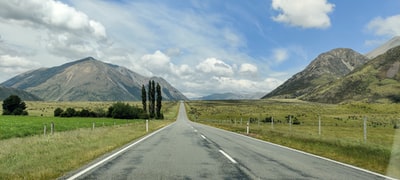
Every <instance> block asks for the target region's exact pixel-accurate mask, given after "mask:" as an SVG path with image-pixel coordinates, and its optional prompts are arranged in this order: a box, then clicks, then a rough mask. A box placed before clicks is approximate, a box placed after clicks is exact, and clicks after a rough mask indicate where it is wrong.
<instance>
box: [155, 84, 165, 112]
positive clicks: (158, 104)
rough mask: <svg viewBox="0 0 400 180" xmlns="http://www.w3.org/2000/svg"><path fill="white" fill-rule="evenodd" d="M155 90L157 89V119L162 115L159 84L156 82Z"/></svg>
mask: <svg viewBox="0 0 400 180" xmlns="http://www.w3.org/2000/svg"><path fill="white" fill-rule="evenodd" d="M156 91H157V106H156V117H157V119H164V117H163V115H162V114H161V106H162V94H161V86H160V84H158V83H157V86H156Z"/></svg>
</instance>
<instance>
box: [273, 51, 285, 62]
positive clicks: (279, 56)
mask: <svg viewBox="0 0 400 180" xmlns="http://www.w3.org/2000/svg"><path fill="white" fill-rule="evenodd" d="M272 54H273V60H274V61H275V62H277V63H281V62H283V61H286V60H287V59H288V58H289V52H288V50H287V49H284V48H277V49H274V50H272Z"/></svg>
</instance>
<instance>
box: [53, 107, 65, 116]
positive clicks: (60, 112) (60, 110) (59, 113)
mask: <svg viewBox="0 0 400 180" xmlns="http://www.w3.org/2000/svg"><path fill="white" fill-rule="evenodd" d="M63 112H64V110H63V109H61V108H56V109H55V110H54V117H60V116H61V114H62V113H63Z"/></svg>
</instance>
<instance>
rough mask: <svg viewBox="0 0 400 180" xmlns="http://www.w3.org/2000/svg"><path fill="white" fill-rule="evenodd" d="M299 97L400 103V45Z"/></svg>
mask: <svg viewBox="0 0 400 180" xmlns="http://www.w3.org/2000/svg"><path fill="white" fill-rule="evenodd" d="M300 99H303V100H308V101H317V102H324V103H339V102H344V101H348V100H353V101H365V102H388V101H392V102H400V46H398V47H395V48H392V49H390V50H388V51H387V52H386V53H384V54H382V55H379V56H378V57H376V58H374V59H372V60H370V61H369V62H368V63H366V64H365V65H364V66H362V67H361V68H358V69H355V70H354V71H353V72H352V73H350V74H348V75H347V76H345V77H343V78H341V79H339V80H337V81H335V82H332V83H330V84H326V85H324V86H321V87H319V88H318V89H315V90H314V91H313V92H312V93H308V94H306V95H304V96H302V97H300Z"/></svg>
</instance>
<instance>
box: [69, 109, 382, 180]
mask: <svg viewBox="0 0 400 180" xmlns="http://www.w3.org/2000/svg"><path fill="white" fill-rule="evenodd" d="M386 178H387V177H386ZM77 179H385V177H384V176H381V175H379V174H374V173H370V172H368V171H365V170H362V169H357V168H353V167H349V166H347V165H343V164H340V163H336V162H332V161H329V160H325V159H322V158H319V157H315V156H312V155H309V154H306V153H302V152H298V151H295V150H291V149H288V148H285V147H280V146H277V145H274V144H270V143H266V142H263V141H260V140H256V139H253V138H249V137H246V136H243V135H239V134H235V133H231V132H228V131H224V130H220V129H216V128H213V127H209V126H205V125H201V124H197V123H193V122H190V121H189V120H188V118H187V116H186V111H185V108H184V105H183V103H182V104H181V106H180V110H179V114H178V118H177V121H176V122H175V123H174V124H172V125H171V126H169V127H167V128H165V129H164V130H162V131H160V132H158V133H157V134H155V135H153V136H151V137H149V138H148V139H146V140H143V141H141V142H140V143H137V144H136V145H134V146H133V147H130V148H129V149H127V150H126V151H124V152H123V153H122V154H120V155H118V156H116V157H115V158H112V159H111V160H109V161H106V162H105V163H103V164H101V165H100V166H98V167H96V168H93V169H92V170H89V171H88V172H86V173H84V174H83V175H81V176H79V177H77Z"/></svg>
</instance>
